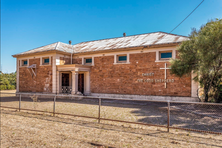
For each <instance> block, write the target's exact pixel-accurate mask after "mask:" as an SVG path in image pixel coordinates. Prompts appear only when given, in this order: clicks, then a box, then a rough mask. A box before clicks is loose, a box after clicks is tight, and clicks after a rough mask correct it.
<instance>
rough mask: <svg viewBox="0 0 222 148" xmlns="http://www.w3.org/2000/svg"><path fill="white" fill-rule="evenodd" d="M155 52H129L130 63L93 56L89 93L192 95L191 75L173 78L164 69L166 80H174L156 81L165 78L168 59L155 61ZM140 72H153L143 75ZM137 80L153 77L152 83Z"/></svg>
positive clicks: (110, 57)
mask: <svg viewBox="0 0 222 148" xmlns="http://www.w3.org/2000/svg"><path fill="white" fill-rule="evenodd" d="M155 61H156V52H148V53H137V54H130V61H129V62H130V64H113V63H114V56H100V57H94V66H93V67H92V68H91V72H90V85H91V86H90V87H91V93H105V94H129V95H155V96H183V97H190V96H191V77H190V76H186V77H182V78H178V77H175V76H174V75H171V74H170V70H167V79H174V82H169V83H167V88H165V83H164V82H155V79H164V76H165V70H163V69H160V68H164V67H165V63H167V67H168V66H170V64H169V62H155ZM143 73H154V74H153V75H152V76H143V75H142V74H143ZM138 79H153V80H154V82H139V81H138Z"/></svg>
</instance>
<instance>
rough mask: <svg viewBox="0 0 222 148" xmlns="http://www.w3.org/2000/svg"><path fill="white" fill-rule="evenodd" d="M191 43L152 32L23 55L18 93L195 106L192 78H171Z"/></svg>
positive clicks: (51, 47) (50, 47)
mask: <svg viewBox="0 0 222 148" xmlns="http://www.w3.org/2000/svg"><path fill="white" fill-rule="evenodd" d="M184 40H187V37H185V36H180V35H175V34H168V33H164V32H154V33H148V34H141V35H133V36H123V37H119V38H111V39H103V40H96V41H89V42H82V43H79V44H75V45H71V43H70V44H65V43H61V42H56V43H53V44H49V45H46V46H42V47H39V48H35V49H32V50H29V51H26V52H23V53H20V54H16V55H13V57H15V58H17V92H32V93H54V94H55V93H57V94H84V95H93V96H106V97H117V98H132V99H152V100H179V101H180V100H181V101H196V100H197V98H196V97H197V88H198V84H197V83H195V82H194V81H193V80H192V77H193V75H192V74H190V75H189V76H184V77H183V78H179V77H176V76H174V75H171V74H170V70H169V66H170V63H169V60H170V58H177V57H178V53H177V51H176V47H177V46H178V44H179V43H181V42H182V41H184Z"/></svg>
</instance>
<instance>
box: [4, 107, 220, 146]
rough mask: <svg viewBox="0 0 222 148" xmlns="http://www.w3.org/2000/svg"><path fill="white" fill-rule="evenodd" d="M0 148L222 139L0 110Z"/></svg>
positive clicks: (176, 143) (211, 142) (165, 143)
mask: <svg viewBox="0 0 222 148" xmlns="http://www.w3.org/2000/svg"><path fill="white" fill-rule="evenodd" d="M1 121H2V122H1V147H66V148H68V147H99V146H98V145H95V144H100V145H102V146H100V147H222V140H221V139H222V136H220V135H213V134H203V133H194V132H186V131H178V130H171V131H170V133H167V132H165V131H166V129H164V128H163V129H162V128H157V127H148V126H141V125H132V124H118V125H111V124H110V123H109V124H105V123H104V122H103V121H102V123H101V124H98V123H96V121H94V120H89V119H85V118H77V117H68V116H56V117H53V116H51V115H49V114H36V113H27V112H18V111H13V110H7V109H4V110H3V109H2V110H1Z"/></svg>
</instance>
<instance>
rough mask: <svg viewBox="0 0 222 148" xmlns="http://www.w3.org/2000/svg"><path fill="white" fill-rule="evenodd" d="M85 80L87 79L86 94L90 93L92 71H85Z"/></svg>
mask: <svg viewBox="0 0 222 148" xmlns="http://www.w3.org/2000/svg"><path fill="white" fill-rule="evenodd" d="M85 75H86V76H85V78H86V79H85V80H86V82H85V84H86V89H85V94H86V95H90V72H89V71H88V72H86V73H85Z"/></svg>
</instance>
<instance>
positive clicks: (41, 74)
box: [19, 57, 52, 93]
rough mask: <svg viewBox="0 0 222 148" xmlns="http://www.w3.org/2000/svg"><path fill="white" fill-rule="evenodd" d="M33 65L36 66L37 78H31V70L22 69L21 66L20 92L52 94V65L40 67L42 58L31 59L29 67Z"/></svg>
mask: <svg viewBox="0 0 222 148" xmlns="http://www.w3.org/2000/svg"><path fill="white" fill-rule="evenodd" d="M51 61H52V57H51ZM32 64H36V77H35V76H34V75H33V76H31V74H30V72H31V69H30V72H29V71H28V68H27V67H21V65H20V64H19V92H46V93H51V92H52V64H50V65H44V66H40V58H33V59H29V65H32ZM31 73H32V72H31Z"/></svg>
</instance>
